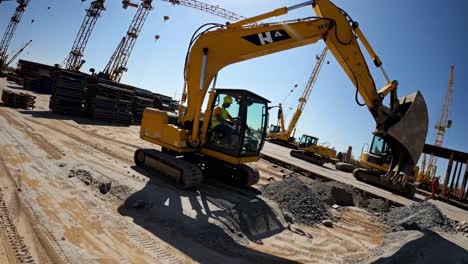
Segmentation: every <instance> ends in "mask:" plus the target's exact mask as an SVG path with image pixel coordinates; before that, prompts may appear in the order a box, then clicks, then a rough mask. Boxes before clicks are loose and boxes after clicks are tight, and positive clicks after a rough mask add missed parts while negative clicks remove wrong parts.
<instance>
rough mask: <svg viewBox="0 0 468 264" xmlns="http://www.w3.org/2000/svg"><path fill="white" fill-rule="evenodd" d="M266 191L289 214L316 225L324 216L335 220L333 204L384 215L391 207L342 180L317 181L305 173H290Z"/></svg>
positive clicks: (300, 220)
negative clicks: (290, 174)
mask: <svg viewBox="0 0 468 264" xmlns="http://www.w3.org/2000/svg"><path fill="white" fill-rule="evenodd" d="M263 195H264V196H265V197H267V198H268V199H271V200H273V201H275V202H277V203H278V204H279V205H280V208H281V209H282V210H283V211H284V212H285V215H286V214H288V218H289V214H290V215H291V216H292V218H293V220H294V222H296V223H300V224H306V225H315V224H319V223H321V222H322V221H323V220H326V219H331V220H334V219H333V218H332V216H331V213H330V212H329V209H330V208H339V207H341V206H356V207H360V208H363V209H366V210H368V211H370V212H372V213H374V214H377V215H382V214H384V213H386V212H388V211H389V210H390V203H389V202H388V201H386V200H383V199H378V198H371V197H368V196H367V194H366V193H364V192H362V191H360V190H358V189H356V188H354V187H352V186H351V185H347V184H344V183H340V182H335V181H327V182H323V181H317V180H312V179H309V178H305V177H302V176H298V177H290V178H287V179H285V180H283V181H279V182H273V183H270V184H268V185H267V186H265V187H264V189H263Z"/></svg>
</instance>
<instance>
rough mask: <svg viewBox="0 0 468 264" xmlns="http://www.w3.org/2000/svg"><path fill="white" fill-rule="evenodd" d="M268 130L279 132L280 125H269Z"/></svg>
mask: <svg viewBox="0 0 468 264" xmlns="http://www.w3.org/2000/svg"><path fill="white" fill-rule="evenodd" d="M268 132H271V133H280V132H281V127H280V126H276V125H270V129H269V130H268Z"/></svg>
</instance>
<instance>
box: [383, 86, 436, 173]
mask: <svg viewBox="0 0 468 264" xmlns="http://www.w3.org/2000/svg"><path fill="white" fill-rule="evenodd" d="M399 101H400V111H401V119H400V121H399V122H397V123H395V124H393V125H392V126H391V127H390V128H389V129H388V134H387V135H386V136H385V137H384V138H385V141H387V142H388V144H389V146H390V149H391V150H392V157H393V159H392V163H391V165H390V169H389V172H388V173H387V174H386V175H385V178H386V179H387V180H392V181H396V182H398V181H402V180H404V179H401V177H400V176H399V175H400V172H403V173H404V174H405V175H410V174H411V171H412V169H413V167H414V165H416V164H417V162H418V160H419V157H420V156H421V153H422V151H423V148H424V143H425V141H426V135H427V127H428V119H429V117H428V112H427V106H426V101H425V100H424V97H423V96H422V94H421V92H419V91H417V92H416V93H413V94H410V95H407V96H404V97H402V98H400V99H399Z"/></svg>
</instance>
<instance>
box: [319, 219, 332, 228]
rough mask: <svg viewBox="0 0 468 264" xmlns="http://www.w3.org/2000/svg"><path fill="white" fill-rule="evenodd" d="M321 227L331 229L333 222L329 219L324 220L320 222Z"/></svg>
mask: <svg viewBox="0 0 468 264" xmlns="http://www.w3.org/2000/svg"><path fill="white" fill-rule="evenodd" d="M322 225H324V226H326V227H333V222H332V221H331V220H329V219H325V220H323V221H322Z"/></svg>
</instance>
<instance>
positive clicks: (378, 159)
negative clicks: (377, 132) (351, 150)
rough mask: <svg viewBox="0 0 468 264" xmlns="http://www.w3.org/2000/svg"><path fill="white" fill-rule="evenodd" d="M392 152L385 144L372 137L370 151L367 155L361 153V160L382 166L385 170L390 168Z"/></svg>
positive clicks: (376, 137)
mask: <svg viewBox="0 0 468 264" xmlns="http://www.w3.org/2000/svg"><path fill="white" fill-rule="evenodd" d="M391 159H392V152H391V149H390V147H389V145H388V144H387V142H386V141H385V140H384V139H383V138H381V137H379V136H374V138H373V139H372V143H371V146H370V149H369V151H368V152H367V153H363V156H362V160H363V161H366V162H370V163H373V164H376V165H379V166H384V167H385V170H386V169H388V167H389V166H390V165H389V164H390V162H391V161H392V160H391Z"/></svg>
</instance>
